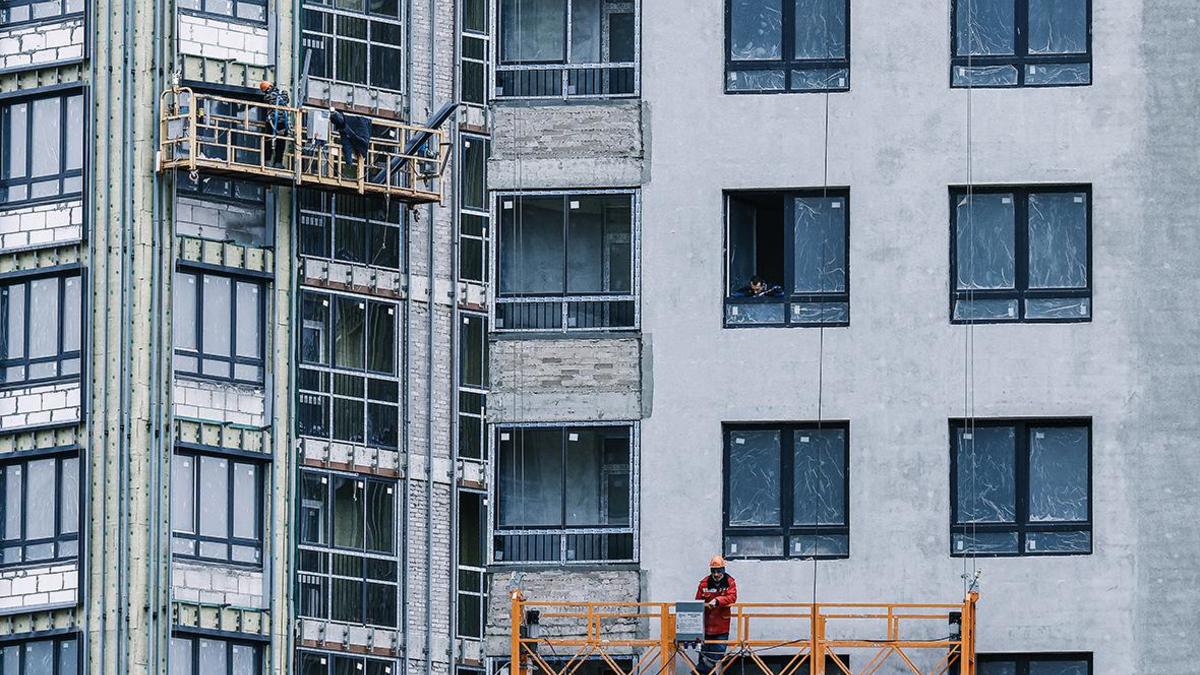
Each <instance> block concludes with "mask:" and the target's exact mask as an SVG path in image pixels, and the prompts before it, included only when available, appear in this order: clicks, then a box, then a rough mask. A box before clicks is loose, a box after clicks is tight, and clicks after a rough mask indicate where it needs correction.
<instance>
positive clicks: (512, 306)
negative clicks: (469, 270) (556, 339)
mask: <svg viewBox="0 0 1200 675" xmlns="http://www.w3.org/2000/svg"><path fill="white" fill-rule="evenodd" d="M495 305H496V323H495V329H496V330H497V331H501V332H519V331H526V332H530V331H563V332H569V331H610V330H630V329H633V328H636V327H637V325H638V314H637V296H634V295H623V294H621V295H612V294H610V295H569V296H562V295H555V296H533V297H498V298H496V303H495Z"/></svg>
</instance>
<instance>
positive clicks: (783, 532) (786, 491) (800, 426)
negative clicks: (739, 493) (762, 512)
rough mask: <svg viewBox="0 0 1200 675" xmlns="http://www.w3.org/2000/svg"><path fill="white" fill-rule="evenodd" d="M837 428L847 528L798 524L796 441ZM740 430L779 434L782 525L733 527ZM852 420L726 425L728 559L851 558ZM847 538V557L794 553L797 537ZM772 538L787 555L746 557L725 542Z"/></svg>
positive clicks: (723, 450)
mask: <svg viewBox="0 0 1200 675" xmlns="http://www.w3.org/2000/svg"><path fill="white" fill-rule="evenodd" d="M832 429H837V430H840V431H841V432H842V434H843V435H844V436H843V437H844V438H845V441H846V442H845V448H844V454H843V465H842V468H843V486H842V493H843V504H842V509H843V513H844V514H845V519H844V520H845V524H844V525H819V524H818V525H795V524H790V523H792V520H793V518H792V515H793V513H794V512H795V504H794V494H793V492H794V490H795V449H794V447H795V444H794V441H793V440H792V439H793V438H794V437H795V435H796V434H797V433H801V432H804V431H827V430H832ZM737 431H779V432H780V436H779V462H780V467H779V492H780V494H779V525H778V526H762V525H754V526H743V525H738V526H730V525H729V507H730V500H731V495H730V490H729V478H730V476H731V475H732V472H731V468H732V465H731V461H730V452H729V450H730V440H731V434H732V433H733V432H737ZM850 469H851V467H850V421H849V420H821V421H819V422H817V421H801V422H725V423H723V424H722V425H721V539H722V543H721V548H722V550H723V551H726V553H725V556H726V557H728V558H736V559H738V560H814V559H816V560H846V559H849V558H850V488H851V485H850ZM822 535H825V536H829V535H832V536H844V537H845V538H846V554H845V555H803V554H799V553H792V548H793V547H792V546H791V543H792V541H793V538H794V537H800V536H822ZM731 536H732V537H747V536H769V537H779V538H780V539H781V540H782V541H783V543H784V545H783V555H781V556H773V555H743V554H738V553H729V552H728V546H727V542H726V541H725V539H727V538H728V537H731Z"/></svg>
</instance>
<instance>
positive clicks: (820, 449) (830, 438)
mask: <svg viewBox="0 0 1200 675" xmlns="http://www.w3.org/2000/svg"><path fill="white" fill-rule="evenodd" d="M793 444H794V445H793V449H794V460H795V461H794V464H793V473H794V481H795V483H794V485H793V489H792V499H793V502H792V503H793V508H792V514H793V515H792V524H793V525H814V526H815V525H845V524H846V432H845V431H844V430H842V429H819V430H818V429H802V430H797V431H796V432H795V433H794V437H793Z"/></svg>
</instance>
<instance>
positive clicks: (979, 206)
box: [950, 185, 1092, 323]
mask: <svg viewBox="0 0 1200 675" xmlns="http://www.w3.org/2000/svg"><path fill="white" fill-rule="evenodd" d="M950 229H951V234H952V235H953V237H952V240H951V250H950V273H951V279H953V280H954V283H953V285H952V288H951V296H950V320H951V322H953V323H997V322H999V323H1003V322H1013V321H1023V322H1072V321H1090V320H1091V317H1092V290H1091V269H1092V254H1091V186H1086V185H1073V186H1072V185H1068V186H1046V187H1042V186H1038V187H986V188H980V187H976V188H972V189H971V195H970V196H968V194H967V188H964V187H955V188H952V189H951V191H950Z"/></svg>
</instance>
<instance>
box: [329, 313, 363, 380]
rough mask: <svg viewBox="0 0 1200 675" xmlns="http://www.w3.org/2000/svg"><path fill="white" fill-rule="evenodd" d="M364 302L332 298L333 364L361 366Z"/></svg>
mask: <svg viewBox="0 0 1200 675" xmlns="http://www.w3.org/2000/svg"><path fill="white" fill-rule="evenodd" d="M365 314H366V303H365V302H364V301H362V300H358V299H355V298H347V297H336V298H335V299H334V318H333V321H334V328H335V330H336V332H335V333H334V339H333V364H334V365H335V366H340V367H343V368H362V367H363V349H364V341H365V335H364V330H363V324H364V321H365V318H366V317H365Z"/></svg>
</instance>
